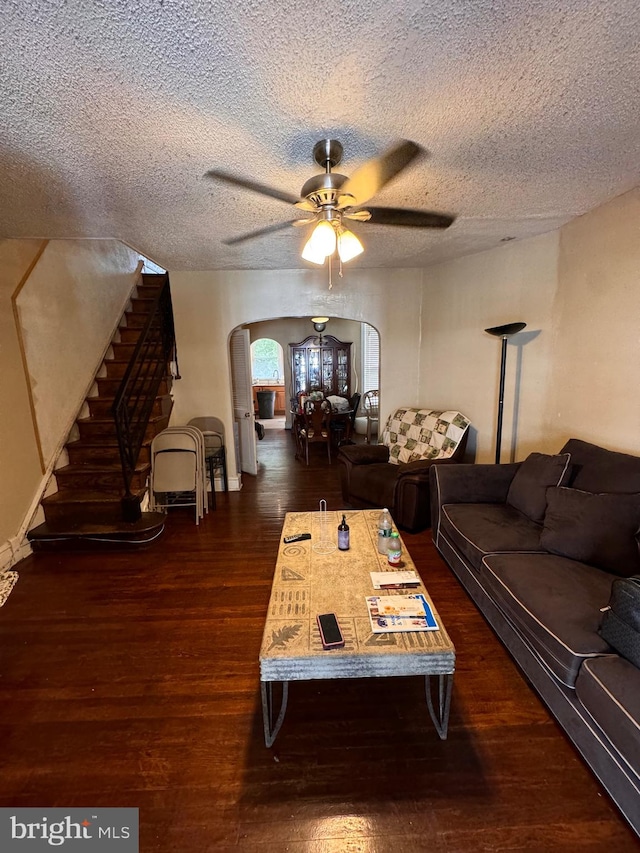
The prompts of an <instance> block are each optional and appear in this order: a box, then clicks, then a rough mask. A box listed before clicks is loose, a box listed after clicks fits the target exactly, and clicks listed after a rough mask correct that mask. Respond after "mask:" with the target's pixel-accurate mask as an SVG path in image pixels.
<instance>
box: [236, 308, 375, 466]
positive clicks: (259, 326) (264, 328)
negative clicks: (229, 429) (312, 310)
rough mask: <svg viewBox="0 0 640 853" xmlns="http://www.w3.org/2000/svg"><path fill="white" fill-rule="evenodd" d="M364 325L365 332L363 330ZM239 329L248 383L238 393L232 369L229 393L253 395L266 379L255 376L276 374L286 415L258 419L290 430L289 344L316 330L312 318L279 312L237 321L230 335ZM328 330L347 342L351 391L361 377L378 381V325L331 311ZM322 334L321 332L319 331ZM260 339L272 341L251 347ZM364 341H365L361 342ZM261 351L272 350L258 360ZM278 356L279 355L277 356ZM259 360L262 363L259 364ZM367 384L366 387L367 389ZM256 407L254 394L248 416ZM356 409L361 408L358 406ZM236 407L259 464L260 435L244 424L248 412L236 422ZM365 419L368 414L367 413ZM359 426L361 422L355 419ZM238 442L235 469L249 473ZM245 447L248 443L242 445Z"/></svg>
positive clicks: (359, 384)
mask: <svg viewBox="0 0 640 853" xmlns="http://www.w3.org/2000/svg"><path fill="white" fill-rule="evenodd" d="M365 327H366V330H368V331H366V333H365ZM239 330H242V331H243V332H244V333H246V336H247V337H246V338H245V340H247V341H248V344H247V354H246V358H247V360H248V362H249V366H250V369H249V371H248V374H250V375H249V378H248V379H245V380H244V381H245V382H246V383H247V388H246V389H245V392H246V393H245V394H244V395H243V394H238V389H236V388H235V387H233V386H234V385H235V383H236V382H237V381H239V380H238V378H237V373H236V372H234V371H232V394H233V399H234V401H237V400H238V399H240V398H243V399H244V398H245V397H247V396H248V397H252V396H253V389H254V387H256V390H257V388H258V387H264V388H268V387H270V386H269V383H268V382H267V381H265V382H264V383H262V384H260V383H258V384H257V385H256V386H254V380H263V379H264V380H275V379H276V378H277V379H279V380H281V381H280V382H279V383H278V392H279V394H280V395H281V398H280V399H281V401H282V405H283V407H284V412H285V414H284V418H283V419H282V416H279V418H280V419H278V416H276V417H275V418H274V419H273V421H272V420H271V419H269V420H262V419H260V418H258V421H259V422H261V423H263V424H264V425H265V427H266V428H267V429H272V428H276V429H286V430H290V429H291V425H292V415H291V407H292V406H293V405H294V403H295V402H296V401H295V399H294V400H293V402H292V398H294V394H293V380H292V365H291V356H290V350H289V346H290V344H293V343H296V342H299V341H302V340H304V339H305V338H306V337H308V336H309V335H310V334H317V332H316V331H315V330H314V327H313V323H312V322H311V317H310V316H305V317H279V318H274V319H270V320H260V321H256V322H253V323H246V324H244V325H243V326H241V327H238V328H237V329H236V330H234V333H232V339H233V337H234V335H235V333H236V332H237V331H239ZM326 333H327V334H331V335H333V336H335V337H336V338H338V339H339V340H341V341H346V342H349V343H351V365H352V369H351V387H350V389H349V393H350V394H353V393H355V392H358V393H362V391H363V390H364V389H363V382H364V381H366V382H367V383H371V382H373V381H374V379H375V381H376V382H377V385H376V387H379V364H380V339H379V335H378V332H377V330H376V329H375V328H374V327H373V326H370V325H369V324H367V323H363V322H361V321H359V320H348V319H344V318H338V317H331V318H330V319H329V321H328V322H327V324H326ZM323 334H324V333H323ZM260 341H270V342H271V343H270V344H268V345H266V346H259V347H254V346H253V345H254V344H258V343H259V342H260ZM363 341H365V343H364V345H363ZM274 343H275V344H276V345H277V347H279V349H278V348H276V349H274V347H273V344H274ZM365 350H366V352H367V357H366V364H365V362H364V355H363V353H364V351H365ZM264 351H268V352H269V353H270V355H269V356H268V357H267V358H266V360H259V359H260V358H261V356H262V355H263V354H264ZM274 352H275V353H278V354H280V353H281V359H282V361H278V362H277V367H276V366H275V361H274V355H273V353H274ZM254 353H255V354H256V358H255V359H254ZM277 357H278V358H279V357H280V356H279V355H278V356H277ZM260 365H263V366H260ZM276 370H277V371H278V372H279V374H278V376H277V377H276V376H275V375H274V373H275V371H276ZM265 372H266V374H267V375H266V376H258V375H257V374H258V373H265ZM367 390H368V389H367ZM257 410H258V407H257V400H256V399H254V400H253V406H252V409H251V415H252V417H255V414H256V412H257ZM280 410H281V409H280V408H276V406H275V402H274V414H276V412H277V411H280ZM359 414H360V415H362V414H363V413H362V412H360V413H359ZM239 415H240V413H239V412H238V411H236V409H235V405H234V417H235V419H236V434H239V433H240V431H241V430H240V428H241V427H242V432H243V434H244V438H245V441H247V440H249V439H250V440H251V442H252V444H253V445H254V451H253V452H254V453H255V457H256V458H257V460H258V464H259V462H260V440H259V439H258V437H257V434H256V433H255V432H254V431H253V430H249V429H248V424H247V423H246V415H242V416H241V419H242V420H244V421H245V422H244V423H240V422H239ZM365 423H366V418H365ZM359 428H360V425H359ZM239 444H240V442H236V448H237V453H238V454H239V455H238V456H237V460H238V461H237V466H238V470H239V471H240V470H242V471H245V473H252V472H251V471H247V467H248V466H245V464H244V462H243V460H242V448H241V447H240V446H239ZM245 452H246V449H245ZM249 453H250V454H251V450H250V449H249Z"/></svg>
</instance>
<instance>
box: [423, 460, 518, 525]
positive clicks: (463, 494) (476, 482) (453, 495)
mask: <svg viewBox="0 0 640 853" xmlns="http://www.w3.org/2000/svg"><path fill="white" fill-rule="evenodd" d="M520 464H521V463H520V462H512V463H508V464H505V465H495V464H494V465H465V464H461V465H460V464H458V465H433V466H432V468H431V472H430V475H429V476H430V479H431V527H432V529H433V533H434V536H435V535H436V533H437V531H438V530H439V526H440V507H442V506H443V505H444V504H454V503H496V504H499V503H505V501H506V500H507V494H508V492H509V486H510V485H511V481H512V480H513V477H514V475H515V473H516V471H517V470H518V468H519V467H520Z"/></svg>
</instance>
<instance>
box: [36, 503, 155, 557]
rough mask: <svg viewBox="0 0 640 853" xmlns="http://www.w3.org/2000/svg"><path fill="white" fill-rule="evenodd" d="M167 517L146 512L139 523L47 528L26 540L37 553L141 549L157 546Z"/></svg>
mask: <svg viewBox="0 0 640 853" xmlns="http://www.w3.org/2000/svg"><path fill="white" fill-rule="evenodd" d="M164 522H165V516H164V515H163V514H162V513H159V512H143V513H142V517H141V518H140V519H138V521H134V522H130V523H127V522H124V521H120V522H118V523H113V524H101V523H96V522H94V523H90V522H84V523H79V524H68V525H64V524H57V525H56V524H49V523H48V522H46V521H45V522H44V524H40V525H38V527H35V528H34V529H33V530H31V531H29V533H28V534H27V538H28V539H29V541H30V542H31V545H32V548H33V550H34V551H52V550H58V551H60V550H65V551H66V550H70V549H74V550H75V549H77V550H107V549H108V550H113V549H126V548H141V547H144V546H145V545H149V544H151V542H154V541H155V540H156V539H157V538H158V536H160V535H161V534H162V532H163V530H164Z"/></svg>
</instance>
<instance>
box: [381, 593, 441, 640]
mask: <svg viewBox="0 0 640 853" xmlns="http://www.w3.org/2000/svg"><path fill="white" fill-rule="evenodd" d="M366 602H367V610H368V612H369V620H370V622H371V630H372V631H373V633H374V634H389V633H393V632H395V631H437V630H439V628H438V623H437V622H436V619H435V617H434V615H433V611H432V610H431V606H430V604H429V602H428V601H427V599H426V598H425V597H424V595H371V596H367V598H366Z"/></svg>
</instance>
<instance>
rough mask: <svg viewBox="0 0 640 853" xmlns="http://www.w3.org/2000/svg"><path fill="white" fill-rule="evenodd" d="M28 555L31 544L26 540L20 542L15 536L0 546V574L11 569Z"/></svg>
mask: <svg viewBox="0 0 640 853" xmlns="http://www.w3.org/2000/svg"><path fill="white" fill-rule="evenodd" d="M29 554H31V543H30V542H28V541H27V540H26V539H24V540H22V541H20V540H19V539H18V537H17V536H16V537H14V538H13V539H9V540H7V542H5V543H4V544H2V545H0V572H4V571H6V570H7V569H11V568H12V567H13V566H15V565H16V563H19V562H20V561H21V560H24V558H25V557H28V556H29Z"/></svg>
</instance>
